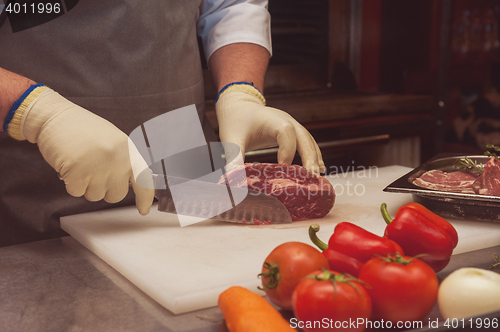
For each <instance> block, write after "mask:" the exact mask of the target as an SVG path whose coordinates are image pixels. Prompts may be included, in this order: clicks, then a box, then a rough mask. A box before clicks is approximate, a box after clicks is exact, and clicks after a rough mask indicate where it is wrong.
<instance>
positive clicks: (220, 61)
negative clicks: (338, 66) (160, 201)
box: [0, 0, 324, 246]
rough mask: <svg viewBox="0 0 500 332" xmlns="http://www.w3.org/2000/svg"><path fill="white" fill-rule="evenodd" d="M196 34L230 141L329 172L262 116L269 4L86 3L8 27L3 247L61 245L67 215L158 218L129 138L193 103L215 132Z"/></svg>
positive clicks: (0, 30)
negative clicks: (115, 213)
mask: <svg viewBox="0 0 500 332" xmlns="http://www.w3.org/2000/svg"><path fill="white" fill-rule="evenodd" d="M197 36H200V37H201V40H202V42H203V50H204V52H205V55H206V58H207V59H208V64H209V67H210V70H211V73H212V76H213V79H214V82H215V84H216V86H217V88H218V89H219V91H220V92H219V94H218V99H217V102H216V112H217V117H218V121H219V135H220V139H221V141H225V142H233V143H236V144H238V145H239V147H240V149H241V151H242V153H243V154H244V152H245V151H250V150H254V149H259V148H264V147H270V146H279V151H278V162H280V163H291V161H292V159H293V157H294V154H295V152H296V151H298V153H299V154H300V156H301V159H302V161H303V164H304V166H305V167H306V168H308V169H309V170H311V171H315V172H318V170H319V169H320V167H322V166H324V164H323V161H322V157H321V153H320V151H319V148H318V146H317V144H316V142H315V141H314V139H313V138H312V136H311V135H310V134H309V132H308V131H307V130H306V129H305V128H304V127H302V126H301V125H300V124H299V123H298V122H297V121H295V120H294V119H293V118H292V117H291V116H289V115H288V114H287V113H285V112H283V111H281V110H278V109H274V108H270V107H266V106H265V99H264V96H263V94H262V91H263V85H264V82H263V81H264V74H265V71H266V69H267V64H268V61H269V57H270V55H271V41H270V16H269V13H268V11H267V1H263V0H247V1H244V0H242V1H229V0H227V1H224V0H184V1H176V0H163V1H153V0H151V1H139V0H128V1H125V0H106V1H101V0H83V1H79V2H78V4H77V5H76V6H75V7H74V8H73V9H71V11H68V12H67V13H66V14H64V15H62V16H60V17H58V18H56V19H54V20H52V21H49V22H47V23H44V24H41V25H39V26H36V27H33V28H31V29H27V30H23V31H19V32H16V33H13V32H12V29H11V28H10V26H9V25H8V24H4V25H3V26H2V27H0V44H1V51H0V124H2V131H3V132H4V133H2V134H0V246H6V245H12V244H17V243H22V242H28V241H34V240H40V239H47V238H52V237H59V236H63V235H65V233H64V232H63V231H62V230H61V229H60V227H59V217H61V216H64V215H69V214H76V213H82V212H86V211H93V210H99V209H104V208H110V207H118V206H124V205H130V204H133V202H134V201H135V205H136V206H137V209H138V211H139V212H140V213H141V214H143V215H145V214H147V213H148V212H149V210H150V208H151V204H152V202H153V198H154V192H153V190H152V189H148V188H147V186H140V185H138V184H136V182H135V181H134V176H133V170H134V167H139V168H140V167H142V166H143V164H144V163H145V162H144V160H143V159H142V157H140V155H138V156H137V154H134V151H133V149H132V150H131V153H130V157H129V148H128V136H127V134H129V133H130V132H131V131H132V130H133V129H135V128H136V127H138V126H140V125H141V124H142V123H144V122H145V121H147V120H149V119H152V118H154V117H155V116H157V115H160V114H163V113H165V112H168V111H171V110H174V109H178V108H181V107H184V106H187V105H191V104H195V105H196V108H197V110H198V113H199V117H200V121H202V123H203V124H204V128H207V131H206V132H207V133H209V132H210V130H209V125H208V122H207V120H206V118H205V117H204V113H203V105H204V92H203V76H202V67H201V66H202V65H201V61H200V53H199V50H198V39H197ZM207 135H209V134H207ZM207 139H210V137H209V136H207ZM131 160H132V161H131ZM61 179H62V180H63V181H61ZM129 182H131V183H132V190H129Z"/></svg>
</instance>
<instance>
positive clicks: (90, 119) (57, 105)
mask: <svg viewBox="0 0 500 332" xmlns="http://www.w3.org/2000/svg"><path fill="white" fill-rule="evenodd" d="M27 112H28V113H27V114H25V120H24V122H23V123H22V125H21V128H20V132H21V135H22V136H24V138H26V139H27V140H28V141H30V142H31V143H37V144H38V147H39V149H40V152H41V153H42V155H43V157H44V158H45V160H46V161H47V162H48V163H49V164H50V165H51V166H52V167H53V168H54V169H55V170H56V171H57V172H58V173H59V174H60V176H61V177H62V179H63V180H64V182H65V184H66V190H67V191H68V193H69V194H70V195H72V196H75V197H79V196H85V198H86V199H87V200H89V201H98V200H101V199H104V200H105V201H106V202H109V203H116V202H119V201H121V200H122V199H123V198H124V197H125V196H126V194H127V193H128V191H129V183H131V184H132V188H133V190H134V192H135V197H136V205H137V209H138V210H139V212H140V213H141V214H147V213H148V212H149V210H150V208H151V204H152V202H153V199H154V189H153V180H152V178H151V176H150V174H151V173H150V170H149V168H148V166H147V164H146V162H145V161H144V159H143V158H142V157H141V155H140V154H139V152H138V151H137V149H136V147H135V146H134V145H133V143H132V142H131V141H130V142H129V139H128V136H127V135H126V134H125V133H123V132H122V131H121V130H119V129H118V128H117V127H115V126H114V125H113V124H112V123H110V122H108V121H107V120H105V119H103V118H101V117H99V116H97V115H95V114H93V113H91V112H89V111H87V110H85V109H84V108H82V107H79V106H77V105H75V104H73V103H71V102H70V101H68V100H67V99H65V98H63V97H62V96H60V95H59V94H58V93H56V92H54V91H52V90H50V89H49V90H48V91H47V92H44V93H43V94H42V95H41V96H40V97H38V98H37V99H36V100H35V101H33V102H32V103H31V104H30V106H29V111H27ZM148 171H149V172H148ZM134 173H135V175H136V176H137V175H138V174H141V176H140V178H141V181H140V183H139V184H137V183H136V181H135V179H134Z"/></svg>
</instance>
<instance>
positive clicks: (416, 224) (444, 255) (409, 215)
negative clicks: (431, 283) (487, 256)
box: [380, 203, 458, 272]
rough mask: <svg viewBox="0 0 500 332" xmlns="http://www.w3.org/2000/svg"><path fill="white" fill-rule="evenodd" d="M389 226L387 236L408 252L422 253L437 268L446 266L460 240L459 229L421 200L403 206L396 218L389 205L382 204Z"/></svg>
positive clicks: (397, 212) (382, 210)
mask: <svg viewBox="0 0 500 332" xmlns="http://www.w3.org/2000/svg"><path fill="white" fill-rule="evenodd" d="M380 210H381V212H382V216H383V217H384V220H385V222H386V223H387V227H386V228H385V233H384V236H385V237H387V238H388V239H391V240H393V241H395V242H397V243H399V245H401V247H402V248H403V250H404V251H405V254H406V255H407V256H417V255H422V256H419V258H420V259H421V260H423V261H424V262H426V263H427V264H428V265H429V266H430V267H432V269H433V270H434V271H435V272H438V271H441V270H442V269H444V267H445V266H446V265H448V262H449V261H450V257H451V254H452V253H453V249H454V248H455V247H456V246H457V243H458V234H457V231H456V229H455V228H454V227H453V225H452V224H450V223H449V222H448V221H447V220H445V219H443V218H442V217H440V216H438V215H437V214H435V213H433V212H431V211H429V210H428V209H426V208H425V207H424V206H422V205H420V204H418V203H409V204H405V205H403V206H401V207H400V208H399V209H398V210H397V211H396V215H395V217H394V219H392V218H391V217H390V216H389V213H388V212H387V205H386V204H385V203H384V204H382V206H381V207H380Z"/></svg>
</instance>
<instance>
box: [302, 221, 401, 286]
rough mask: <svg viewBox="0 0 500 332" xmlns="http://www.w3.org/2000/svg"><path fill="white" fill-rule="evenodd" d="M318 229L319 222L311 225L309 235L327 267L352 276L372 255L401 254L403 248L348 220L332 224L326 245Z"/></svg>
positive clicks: (356, 273)
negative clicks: (321, 252) (333, 227)
mask: <svg viewBox="0 0 500 332" xmlns="http://www.w3.org/2000/svg"><path fill="white" fill-rule="evenodd" d="M318 231H319V225H317V224H314V225H311V226H310V227H309V238H310V239H311V241H312V242H313V243H314V244H315V245H316V246H318V248H319V249H320V250H322V251H323V255H325V257H326V258H328V261H329V262H330V269H331V270H333V271H337V272H341V273H349V274H351V275H352V276H354V277H357V276H358V274H359V271H360V270H361V267H362V266H363V265H364V264H365V263H366V262H367V261H368V260H370V259H371V258H372V257H373V256H374V255H377V254H378V255H381V254H395V253H399V254H401V255H404V252H403V249H401V246H400V245H399V244H397V243H396V242H394V241H392V240H389V239H387V238H384V237H381V236H378V235H376V234H373V233H370V232H368V231H367V230H365V229H363V228H361V227H359V226H357V225H355V224H352V223H349V222H341V223H339V224H337V226H335V229H334V231H333V235H332V236H331V237H330V240H329V241H328V245H326V243H324V242H323V241H321V240H320V239H319V238H318V236H317V235H316V233H317V232H318Z"/></svg>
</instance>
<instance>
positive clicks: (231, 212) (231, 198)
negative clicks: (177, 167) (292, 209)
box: [154, 174, 292, 225]
mask: <svg viewBox="0 0 500 332" xmlns="http://www.w3.org/2000/svg"><path fill="white" fill-rule="evenodd" d="M154 178H155V188H156V189H155V196H156V198H157V199H158V210H159V211H162V212H168V213H174V214H177V215H179V216H191V217H198V218H201V219H203V220H204V219H214V220H222V221H228V222H233V223H241V224H251V225H267V224H284V223H291V222H292V218H291V216H290V213H289V212H288V210H287V209H286V207H285V205H283V203H281V202H280V201H279V200H278V199H277V198H275V197H273V196H270V195H267V194H265V193H261V192H259V191H255V190H249V189H247V188H238V187H233V186H227V185H225V184H217V183H212V182H205V181H200V180H191V179H185V178H180V177H176V176H170V175H167V176H165V175H158V174H155V175H154ZM200 221H201V220H200Z"/></svg>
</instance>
